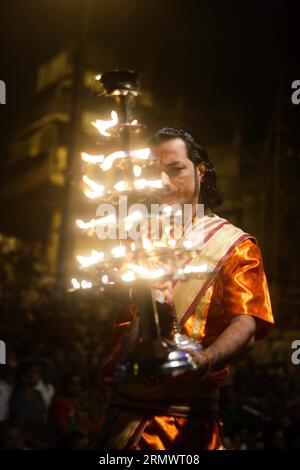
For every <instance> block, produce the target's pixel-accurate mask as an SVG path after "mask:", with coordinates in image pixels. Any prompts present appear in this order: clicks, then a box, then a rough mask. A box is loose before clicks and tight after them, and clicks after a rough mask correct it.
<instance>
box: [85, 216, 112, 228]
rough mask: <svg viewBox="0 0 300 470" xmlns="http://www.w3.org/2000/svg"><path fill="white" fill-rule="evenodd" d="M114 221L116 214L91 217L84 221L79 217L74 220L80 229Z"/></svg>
mask: <svg viewBox="0 0 300 470" xmlns="http://www.w3.org/2000/svg"><path fill="white" fill-rule="evenodd" d="M113 223H116V216H115V214H109V215H107V216H106V217H102V218H101V219H92V220H89V221H88V222H84V221H83V220H81V219H77V220H76V225H77V227H79V228H80V229H82V230H86V229H89V228H94V227H97V226H98V225H108V224H113Z"/></svg>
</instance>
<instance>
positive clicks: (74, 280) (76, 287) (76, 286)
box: [71, 277, 80, 289]
mask: <svg viewBox="0 0 300 470" xmlns="http://www.w3.org/2000/svg"><path fill="white" fill-rule="evenodd" d="M71 283H72V286H73V289H80V282H78V281H77V279H76V278H75V277H73V279H71Z"/></svg>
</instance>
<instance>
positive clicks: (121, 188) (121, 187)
mask: <svg viewBox="0 0 300 470" xmlns="http://www.w3.org/2000/svg"><path fill="white" fill-rule="evenodd" d="M114 188H115V189H116V190H117V191H126V189H127V188H128V182H127V181H124V180H123V181H118V182H117V183H116V184H115V185H114Z"/></svg>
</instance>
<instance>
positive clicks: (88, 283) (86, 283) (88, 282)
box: [80, 279, 93, 289]
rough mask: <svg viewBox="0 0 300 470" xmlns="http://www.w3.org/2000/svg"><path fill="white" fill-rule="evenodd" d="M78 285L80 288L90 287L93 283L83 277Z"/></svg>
mask: <svg viewBox="0 0 300 470" xmlns="http://www.w3.org/2000/svg"><path fill="white" fill-rule="evenodd" d="M80 285H81V288H82V289H90V288H91V287H93V283H92V282H90V281H86V280H85V279H83V280H82V281H81V283H80Z"/></svg>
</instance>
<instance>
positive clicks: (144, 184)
mask: <svg viewBox="0 0 300 470" xmlns="http://www.w3.org/2000/svg"><path fill="white" fill-rule="evenodd" d="M133 184H134V187H135V189H145V188H156V189H159V188H162V187H163V183H162V181H161V180H146V179H145V178H141V179H139V180H135V181H134V182H133Z"/></svg>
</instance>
